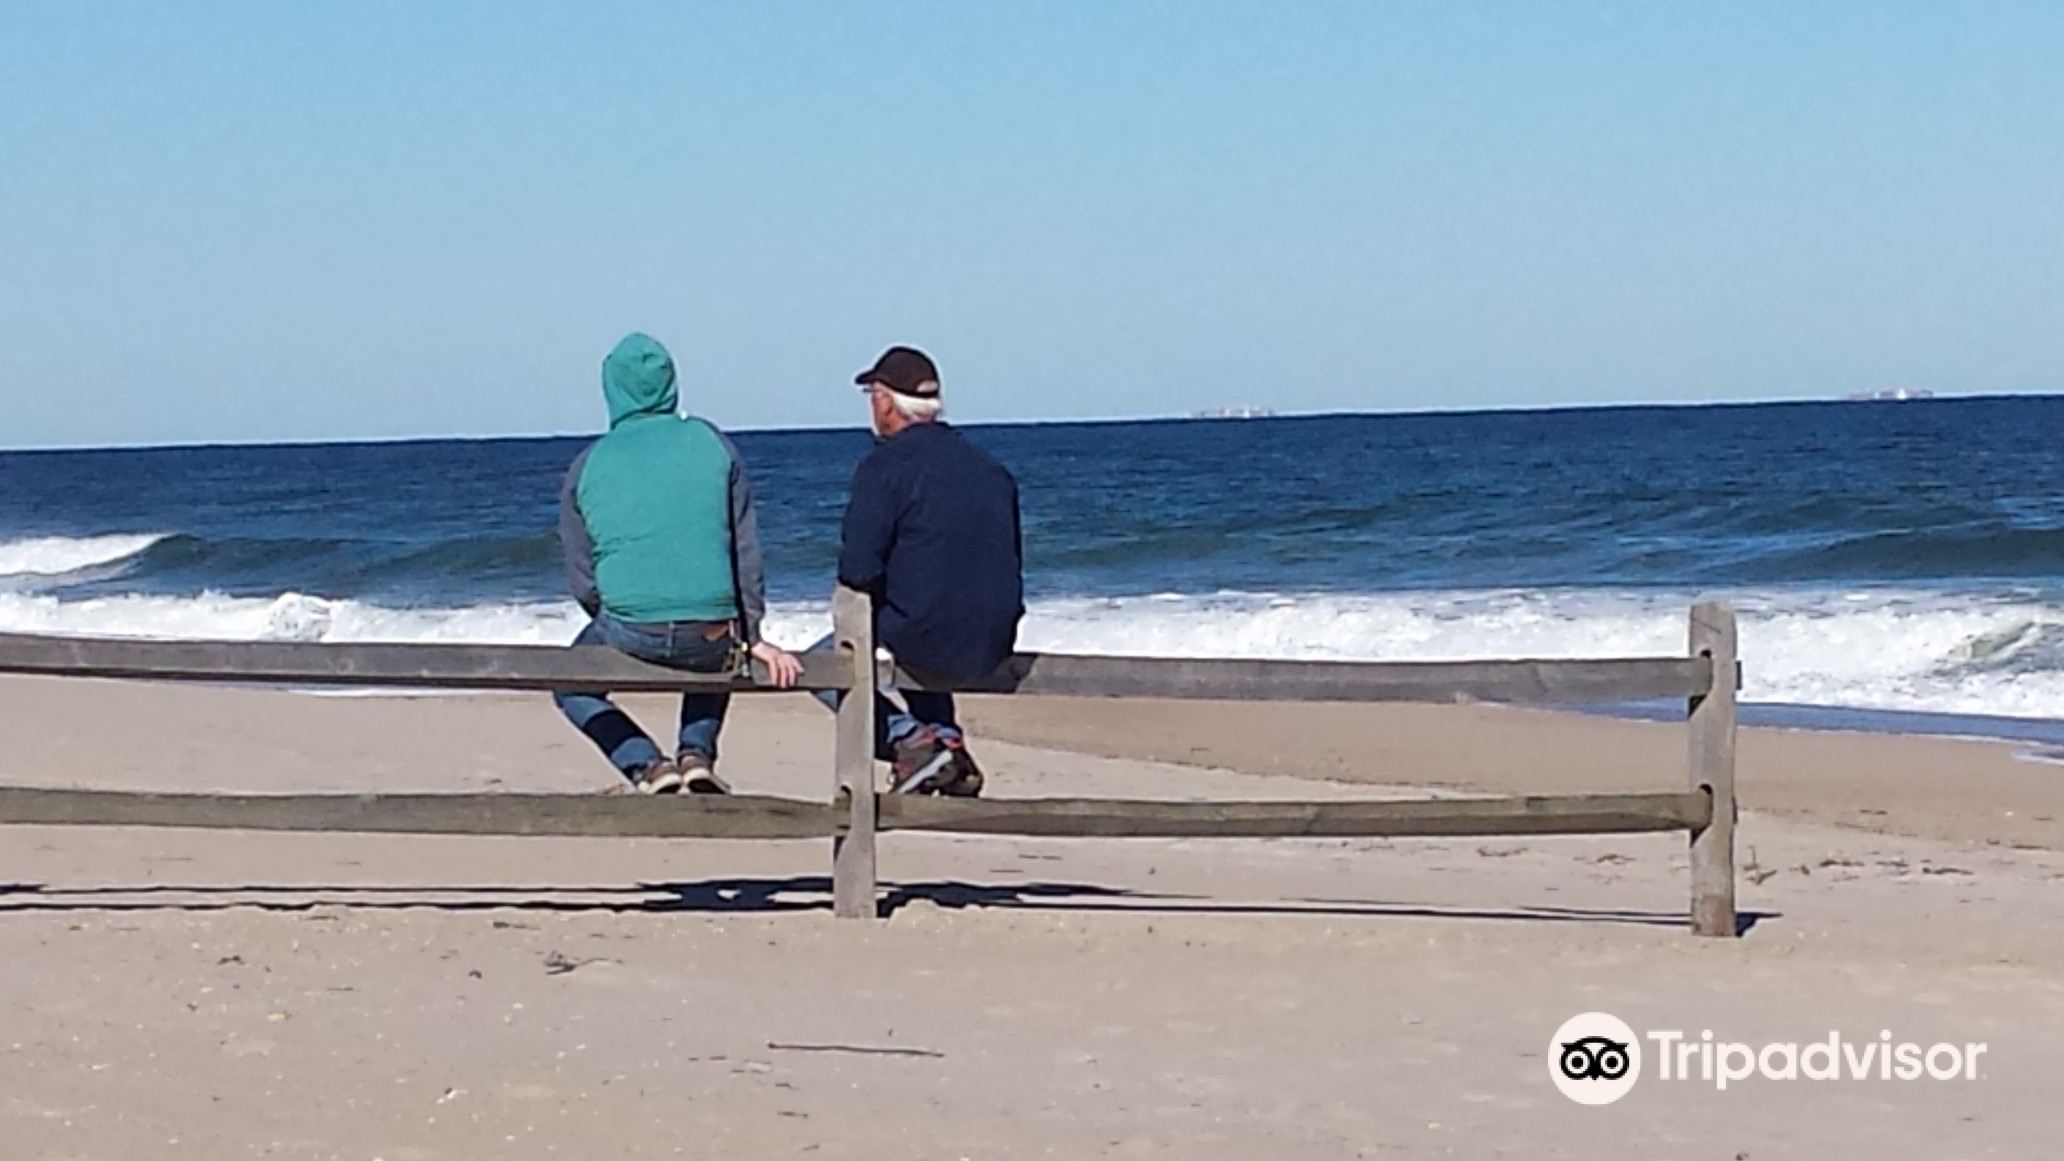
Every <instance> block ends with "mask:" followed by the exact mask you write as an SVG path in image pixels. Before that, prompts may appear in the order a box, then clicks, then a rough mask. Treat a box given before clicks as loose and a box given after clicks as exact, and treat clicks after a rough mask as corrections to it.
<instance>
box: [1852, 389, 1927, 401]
mask: <svg viewBox="0 0 2064 1161" xmlns="http://www.w3.org/2000/svg"><path fill="white" fill-rule="evenodd" d="M1843 398H1844V399H1847V400H1848V401H1849V402H1851V403H1905V402H1907V401H1909V400H1913V399H1933V398H1935V393H1934V392H1933V391H1927V390H1923V389H1921V388H1918V387H1891V388H1887V389H1886V390H1883V391H1859V392H1857V393H1856V394H1854V395H1845V396H1843Z"/></svg>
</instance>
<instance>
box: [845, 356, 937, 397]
mask: <svg viewBox="0 0 2064 1161" xmlns="http://www.w3.org/2000/svg"><path fill="white" fill-rule="evenodd" d="M853 382H855V383H857V384H859V385H860V386H862V387H875V386H881V387H886V388H888V389H889V390H891V391H894V392H895V393H896V394H898V395H910V396H914V397H915V398H918V399H932V398H935V397H937V395H938V394H939V368H938V366H937V365H935V364H934V363H933V362H932V359H931V356H929V355H927V354H925V353H924V352H923V351H920V350H918V349H917V348H916V347H890V348H889V349H888V350H886V351H883V352H882V357H881V358H879V359H876V360H875V361H874V366H872V367H869V368H868V369H866V370H865V371H862V372H860V373H859V374H858V375H855V376H853Z"/></svg>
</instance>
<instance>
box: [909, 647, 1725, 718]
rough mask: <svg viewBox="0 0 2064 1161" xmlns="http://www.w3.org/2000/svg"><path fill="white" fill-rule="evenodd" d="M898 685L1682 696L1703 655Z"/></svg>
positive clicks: (995, 689) (1226, 669)
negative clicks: (1698, 656) (1700, 656)
mask: <svg viewBox="0 0 2064 1161" xmlns="http://www.w3.org/2000/svg"><path fill="white" fill-rule="evenodd" d="M897 684H898V685H899V686H901V687H903V688H906V689H941V690H956V691H960V692H970V693H1015V694H1043V695H1049V696H1060V697H1153V698H1180V699H1189V700H1209V701H1341V702H1403V701H1411V702H1472V701H1479V702H1503V703H1510V704H1537V705H1540V704H1575V703H1581V702H1609V701H1649V700H1655V699H1659V698H1681V697H1690V696H1694V695H1696V694H1699V693H1703V692H1704V691H1705V690H1707V689H1709V688H1711V686H1712V684H1713V667H1712V664H1711V663H1710V662H1708V661H1707V660H1705V659H1703V658H1678V657H1663V658H1623V659H1610V660H1594V661H1542V660H1522V661H1387V662H1360V661H1258V660H1226V659H1218V660H1202V659H1200V660H1189V659H1176V658H1159V657H1090V656H1068V655H1062V654H1043V655H1042V654H1021V655H1019V656H1018V657H1015V658H1013V659H1011V661H1010V662H1008V663H1007V664H1006V665H1005V666H1004V667H1003V668H1002V669H1001V670H999V671H998V672H997V673H995V674H994V675H992V676H990V677H987V678H982V679H979V680H973V681H940V680H938V679H936V678H930V677H928V676H927V675H925V674H922V673H912V672H908V671H899V672H898V674H897Z"/></svg>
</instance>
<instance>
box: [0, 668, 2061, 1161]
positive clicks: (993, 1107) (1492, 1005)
mask: <svg viewBox="0 0 2064 1161" xmlns="http://www.w3.org/2000/svg"><path fill="white" fill-rule="evenodd" d="M633 704H634V705H635V706H636V707H637V708H638V709H639V710H640V712H641V713H645V714H646V715H647V716H648V719H649V720H653V721H663V720H664V715H665V706H664V703H662V702H657V701H652V700H635V701H634V702H633ZM0 706H4V707H5V710H4V712H0V781H5V782H6V783H9V784H24V785H29V784H33V785H82V786H101V787H116V788H129V789H145V788H157V789H181V790H247V791H261V790H262V791H310V790H339V791H342V790H403V789H406V790H448V791H510V792H518V791H539V790H581V789H586V788H600V787H603V786H605V785H608V784H609V783H610V781H611V779H612V777H613V776H612V775H611V774H610V773H609V772H608V771H607V769H606V768H605V767H603V766H602V765H601V763H600V762H599V760H598V759H597V758H596V757H595V756H594V755H593V754H592V753H590V752H588V751H587V749H586V748H585V743H583V742H582V741H581V739H580V738H579V737H578V736H577V735H575V734H574V733H573V732H572V731H571V730H570V729H568V728H567V727H566V726H565V725H564V724H563V723H562V722H561V721H559V720H558V718H557V716H556V715H555V714H554V713H553V711H552V709H551V707H550V705H549V704H548V703H547V702H546V701H545V700H544V699H542V698H538V697H528V698H514V697H479V698H424V699H391V698H372V697H358V698H346V697H310V696H300V695H291V694H281V693H269V692H260V691H239V690H206V689H192V688H171V687H152V686H142V685H126V684H113V683H93V682H75V683H58V682H49V681H37V680H25V679H12V680H0ZM969 719H970V721H971V722H972V723H974V724H975V725H976V727H977V728H978V729H979V730H980V731H981V733H980V735H979V737H978V745H979V748H980V752H981V754H982V756H983V758H984V760H985V763H986V765H987V766H988V767H989V769H990V771H991V775H992V789H993V791H994V793H996V794H998V795H1041V794H1088V795H1100V796H1113V797H1116V796H1136V797H1168V798H1183V797H1213V798H1286V797H1346V796H1356V795H1386V796H1387V795H1395V794H1414V793H1421V792H1424V790H1425V789H1426V788H1440V789H1442V790H1444V791H1469V790H1495V791H1500V792H1520V791H1530V790H1541V791H1561V790H1575V789H1597V790H1610V789H1619V788H1666V787H1671V786H1675V785H1677V784H1678V783H1679V781H1680V780H1681V779H1682V777H1683V747H1684V735H1683V731H1682V730H1681V729H1677V728H1672V727H1669V726H1664V725H1653V724H1641V723H1626V722H1617V721H1607V720H1601V719H1593V718H1585V717H1575V716H1568V715H1556V714H1546V713H1533V712H1522V711H1511V710H1500V709H1491V708H1483V707H1406V708H1390V707H1381V708H1376V709H1363V708H1351V707H1318V706H1292V707H1253V706H1194V705H1192V706H1180V705H1157V704H1143V703H1122V704H1121V703H1104V704H1089V703H1067V702H1031V701H1025V702H1012V703H1006V702H1003V701H990V702H983V703H978V704H974V705H971V707H970V711H969ZM1012 739H1014V740H1012ZM726 743H727V751H726V763H725V765H726V769H727V772H728V774H729V775H730V776H731V778H732V779H733V781H734V782H735V783H737V784H738V785H739V786H740V788H741V789H749V790H755V791H769V792H774V793H782V794H791V795H798V796H809V797H820V796H823V795H825V794H827V793H828V792H829V788H830V783H831V774H830V770H829V756H830V753H831V723H830V719H829V716H828V715H825V714H823V713H822V711H821V710H818V709H817V708H816V707H814V706H812V705H810V704H808V703H806V702H803V701H802V700H801V699H799V698H796V697H759V698H749V699H743V700H742V702H741V704H740V706H739V708H738V711H737V713H736V716H735V719H734V721H733V724H732V726H731V728H730V730H729V731H728V733H727V735H726ZM2060 775H2064V771H2059V770H2058V769H2056V768H2055V767H2052V766H2048V765H2042V764H2036V763H2029V762H2024V761H2020V760H2017V759H2016V757H2015V755H2014V752H2013V750H2012V749H2011V748H2009V747H2004V746H1998V745H1993V744H1990V743H1978V742H1948V741H1935V740H1929V739H1911V738H1891V737H1872V736H1861V735H1837V734H1811V733H1795V732H1759V731H1750V732H1747V733H1745V735H1744V737H1743V742H1742V797H1743V800H1744V804H1745V814H1744V818H1743V823H1742V828H1741V858H1742V861H1743V863H1744V864H1746V866H1745V875H1744V880H1743V884H1742V898H1741V902H1742V906H1743V909H1744V912H1745V913H1746V914H1748V915H1749V916H1751V917H1752V918H1753V920H1754V924H1753V927H1752V928H1751V930H1750V931H1749V933H1748V935H1747V937H1746V938H1744V939H1742V940H1739V941H1724V940H1699V939H1694V938H1692V937H1690V936H1688V935H1686V934H1685V933H1684V931H1683V921H1682V915H1683V911H1684V907H1685V901H1686V899H1685V897H1686V892H1687V886H1686V879H1685V860H1684V840H1683V837H1682V836H1667V835H1664V836H1630V837H1613V838H1551V839H1533V838H1529V839H1485V840H1398V841H1394V842H1392V841H1375V840H1327V841H1318V840H1296V841H1289V840H1286V841H1247V840H1234V841H1217V842H1204V841H1168V840H1140V841H1129V842H1128V841H1111V840H1097V841H1067V840H1009V839H991V838H961V837H952V836H932V835H890V836H887V837H885V838H884V840H883V848H882V872H883V877H884V879H885V880H886V882H887V884H888V890H887V891H886V894H887V896H888V900H889V903H890V906H891V907H892V912H891V916H890V918H889V920H888V921H887V922H886V923H881V924H863V923H843V922H839V921H835V920H833V919H831V918H830V917H829V915H828V913H827V911H826V903H827V900H826V887H827V885H826V883H825V882H824V875H825V873H826V870H827V867H828V863H829V853H828V844H825V843H822V842H810V843H735V844H726V843H715V842H706V843H666V842H655V841H606V840H558V839H549V840H545V839H537V840H529V839H456V838H413V837H392V836H349V835H336V836H330V835H282V834H244V833H232V832H203V831H144V830H86V829H80V830H66V829H59V828H10V829H5V830H0V955H4V956H5V962H6V964H7V971H6V975H5V977H4V978H5V984H4V1009H0V1010H4V1020H0V1141H5V1142H6V1145H5V1147H4V1148H0V1155H4V1156H6V1157H8V1158H17V1157H19V1158H25V1159H38V1161H57V1159H65V1161H89V1159H90V1161H102V1159H110V1161H129V1159H152V1161H155V1159H159V1158H177V1157H192V1158H206V1159H209V1161H217V1159H227V1158H243V1157H305V1158H340V1159H355V1161H370V1159H373V1158H383V1159H385V1161H404V1159H408V1161H433V1159H447V1158H449V1159H459V1158H468V1159H470V1158H481V1157H509V1158H547V1157H567V1158H583V1159H586V1158H597V1157H669V1156H683V1157H776V1156H799V1157H813V1158H814V1157H841V1158H878V1157H896V1158H949V1159H950V1158H1019V1157H1026V1158H1029V1157H1060V1158H1069V1157H1099V1156H1117V1157H1167V1158H1184V1159H1192V1158H1194V1159H1217V1158H1225V1159H1235V1158H1237V1159H1241V1161H1247V1159H1251V1158H1257V1157H1262V1158H1307V1157H1308V1158H1337V1157H1463V1158H1482V1157H1507V1156H1509V1157H1528V1158H1601V1157H1632V1156H1639V1157H1644V1158H1649V1157H1654V1158H1678V1157H1683V1158H1719V1159H1723V1161H1725V1159H1730V1158H1731V1159H1737V1161H1742V1159H1753V1161H1767V1159H1773V1158H1791V1157H1813V1158H1849V1157H1873V1158H1937V1159H1948V1158H2043V1157H2051V1156H2056V1155H2057V1153H2058V1147H2057V1145H2056V1129H2055V1122H2056V1118H2055V1114H2054V1108H2053V1105H2054V1100H2055V1093H2056V1078H2057V1077H2058V1076H2060V1075H2064V852H2060V850H2059V843H2060V837H2059V830H2058V826H2057V821H2056V820H2057V819H2058V818H2059V817H2060V815H2064V795H2060V790H2059V786H2060V781H2059V776H2060ZM667 805H675V804H663V803H656V804H655V806H656V807H660V806H667ZM1879 812H1881V813H1879ZM1587 1010H1602V1011H1607V1012H1612V1013H1614V1014H1616V1015H1618V1016H1620V1017H1622V1018H1624V1019H1626V1020H1627V1021H1628V1022H1629V1023H1630V1024H1632V1025H1633V1026H1634V1027H1635V1028H1637V1029H1659V1028H1676V1029H1684V1030H1686V1031H1687V1032H1688V1033H1689V1034H1690V1036H1691V1037H1693V1038H1696V1037H1697V1036H1698V1034H1699V1032H1700V1030H1701V1029H1711V1030H1713V1031H1714V1033H1715V1035H1716V1036H1718V1037H1719V1038H1721V1039H1726V1040H1737V1041H1745V1042H1750V1043H1758V1044H1760V1043H1762V1042H1765V1041H1810V1040H1816V1039H1825V1038H1826V1036H1827V1034H1828V1033H1830V1032H1839V1033H1841V1035H1842V1036H1843V1037H1845V1038H1846V1039H1848V1040H1850V1041H1852V1042H1866V1041H1870V1040H1873V1039H1875V1038H1876V1037H1877V1035H1878V1033H1879V1031H1880V1030H1881V1029H1885V1030H1889V1031H1890V1032H1891V1033H1892V1034H1893V1036H1894V1038H1895V1039H1898V1040H1912V1041H1918V1042H1921V1043H1924V1044H1927V1043H1933V1042H1936V1041H1950V1042H1955V1043H1959V1044H1961V1043H1967V1042H1982V1043H1985V1044H1987V1045H1988V1051H1987V1053H1986V1054H1985V1055H1984V1056H1983V1057H1982V1063H1981V1066H1980V1070H1979V1077H1978V1078H1977V1079H1975V1080H1968V1081H1962V1080H1960V1081H1942V1082H1935V1081H1918V1082H1900V1081H1851V1080H1840V1081H1817V1082H1809V1081H1797V1082H1774V1081H1767V1080H1751V1081H1746V1082H1743V1083H1741V1084H1739V1085H1737V1086H1735V1087H1733V1088H1730V1089H1728V1090H1727V1091H1724V1092H1722V1091H1717V1090H1716V1089H1715V1087H1714V1086H1713V1085H1712V1084H1711V1083H1698V1082H1683V1081H1663V1080H1660V1079H1659V1078H1657V1077H1656V1076H1655V1075H1654V1064H1653V1062H1651V1063H1650V1064H1649V1065H1648V1069H1647V1072H1646V1074H1645V1075H1644V1079H1643V1080H1642V1081H1641V1083H1640V1084H1639V1085H1637V1087H1636V1088H1635V1090H1634V1091H1633V1093H1632V1094H1631V1095H1629V1096H1628V1097H1627V1098H1626V1099H1625V1100H1623V1101H1621V1102H1620V1103H1619V1104H1616V1105H1613V1106H1610V1107H1606V1108H1583V1107H1579V1106H1576V1105H1574V1104H1571V1103H1569V1102H1567V1101H1565V1100H1564V1099H1563V1098H1562V1097H1561V1096H1560V1095H1559V1094H1558V1093H1557V1092H1556V1090H1555V1089H1554V1088H1553V1087H1552V1085H1551V1084H1550V1083H1549V1080H1548V1073H1547V1062H1546V1051H1547V1049H1548V1046H1549V1041H1550V1038H1551V1035H1552V1034H1553V1033H1554V1031H1555V1029H1556V1028H1557V1027H1558V1026H1559V1025H1560V1024H1561V1023H1562V1022H1563V1020H1565V1019H1566V1018H1567V1017H1569V1016H1571V1015H1574V1014H1576V1013H1578V1012H1581V1011H1587Z"/></svg>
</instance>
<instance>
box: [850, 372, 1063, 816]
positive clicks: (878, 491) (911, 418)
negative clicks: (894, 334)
mask: <svg viewBox="0 0 2064 1161" xmlns="http://www.w3.org/2000/svg"><path fill="white" fill-rule="evenodd" d="M854 381H855V382H856V383H857V384H859V386H860V387H861V388H862V389H864V390H865V391H866V392H867V395H868V404H869V407H870V408H871V410H872V413H873V423H874V432H875V435H876V437H877V442H876V445H875V448H874V450H873V451H872V452H870V453H869V454H868V456H867V458H865V459H863V460H862V461H860V466H859V467H858V468H857V469H856V470H855V471H854V473H853V492H852V497H851V499H850V500H849V501H848V503H847V505H846V515H845V522H844V525H843V528H842V530H841V534H840V544H839V562H838V578H839V583H841V584H843V585H845V586H847V587H849V588H854V589H858V590H860V591H861V592H864V593H867V594H868V595H869V596H870V597H872V598H873V602H874V634H875V641H876V642H877V643H879V644H880V645H882V646H883V647H885V648H887V649H888V650H889V651H890V652H891V653H893V654H894V655H895V657H896V660H897V662H898V664H900V665H901V666H902V667H903V668H905V669H906V670H909V671H911V672H912V673H913V674H915V675H917V676H920V677H933V676H936V677H939V678H945V679H954V678H960V679H969V678H979V677H987V676H988V675H989V674H991V673H993V672H995V671H996V669H997V668H998V667H999V666H1001V665H1002V664H1003V663H1004V662H1005V661H1006V660H1008V659H1009V658H1010V656H1011V653H1012V652H1013V651H1014V650H1015V649H1016V648H1017V638H1018V623H1019V621H1020V620H1022V619H1023V618H1024V615H1025V582H1024V538H1023V535H1022V532H1021V529H1020V524H1019V513H1018V484H1017V481H1016V480H1015V479H1013V478H1012V477H1011V474H1010V472H1009V471H1008V470H1006V469H1005V468H1004V467H1003V465H1002V464H999V463H997V462H996V461H995V460H994V459H992V458H990V456H989V454H988V453H987V452H985V451H983V450H982V449H981V448H979V447H976V446H975V445H974V444H972V443H970V442H968V440H967V439H966V438H965V437H963V436H962V435H961V434H960V433H959V432H957V431H955V430H953V428H951V427H949V426H947V424H946V423H945V421H944V415H945V404H944V400H943V398H942V397H941V395H940V391H939V369H938V367H937V366H935V365H934V364H933V363H932V360H931V359H930V358H928V357H927V356H926V355H925V354H924V353H923V352H922V351H918V350H914V349H912V348H910V347H891V348H890V349H889V350H888V351H887V352H885V353H884V354H883V355H882V357H881V358H880V359H879V360H877V361H876V362H875V364H874V366H872V367H870V368H868V369H867V370H865V371H863V372H861V373H860V374H859V376H858V377H856V379H855V380H854ZM901 696H902V698H903V707H902V708H900V709H899V708H897V707H896V706H895V705H894V704H893V703H891V702H889V701H888V700H887V699H886V698H884V699H882V700H881V701H880V703H879V704H878V705H877V706H876V722H877V725H876V735H875V736H876V745H877V746H878V747H880V751H881V752H880V755H879V756H880V757H882V758H884V759H885V760H888V761H891V762H892V763H894V767H895V781H894V784H893V785H894V788H895V789H897V790H899V791H903V792H905V793H909V792H914V791H937V792H941V793H947V794H961V795H968V794H974V793H977V792H979V791H980V789H981V785H982V774H981V770H980V769H979V768H978V767H977V766H976V765H975V762H974V759H973V758H972V757H971V756H970V755H969V754H968V752H967V742H966V738H965V736H964V735H963V734H962V732H961V729H960V725H959V723H958V722H957V721H956V720H955V716H954V704H953V695H952V694H950V693H933V692H927V691H924V690H915V689H912V690H905V691H903V692H902V694H901Z"/></svg>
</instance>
